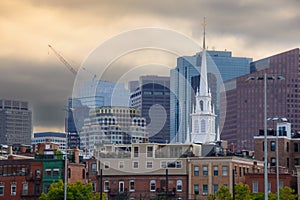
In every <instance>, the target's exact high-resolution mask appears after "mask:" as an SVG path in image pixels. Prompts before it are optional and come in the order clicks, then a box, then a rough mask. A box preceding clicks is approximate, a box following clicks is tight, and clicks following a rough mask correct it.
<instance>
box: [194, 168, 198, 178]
mask: <svg viewBox="0 0 300 200" xmlns="http://www.w3.org/2000/svg"><path fill="white" fill-rule="evenodd" d="M194 176H199V166H194Z"/></svg>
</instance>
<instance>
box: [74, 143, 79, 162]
mask: <svg viewBox="0 0 300 200" xmlns="http://www.w3.org/2000/svg"><path fill="white" fill-rule="evenodd" d="M74 160H75V163H76V164H79V149H78V148H77V147H76V148H75V149H74Z"/></svg>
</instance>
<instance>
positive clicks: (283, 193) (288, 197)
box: [279, 186, 298, 200]
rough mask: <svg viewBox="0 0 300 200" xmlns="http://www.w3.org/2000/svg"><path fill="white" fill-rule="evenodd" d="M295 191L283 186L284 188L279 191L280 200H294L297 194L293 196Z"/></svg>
mask: <svg viewBox="0 0 300 200" xmlns="http://www.w3.org/2000/svg"><path fill="white" fill-rule="evenodd" d="M294 193H295V190H293V189H292V188H290V187H288V186H285V187H284V188H280V189H279V196H280V199H284V200H295V199H296V198H297V196H298V195H297V194H294Z"/></svg>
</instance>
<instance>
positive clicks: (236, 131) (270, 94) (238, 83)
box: [220, 48, 300, 151]
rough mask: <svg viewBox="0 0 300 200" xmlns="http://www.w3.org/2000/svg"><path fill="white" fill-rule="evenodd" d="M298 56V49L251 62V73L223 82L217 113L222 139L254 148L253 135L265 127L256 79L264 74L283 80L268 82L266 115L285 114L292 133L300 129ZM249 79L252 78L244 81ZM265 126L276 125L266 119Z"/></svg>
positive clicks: (261, 92) (259, 83) (238, 147)
mask: <svg viewBox="0 0 300 200" xmlns="http://www.w3.org/2000/svg"><path fill="white" fill-rule="evenodd" d="M299 58H300V50H299V48H297V49H292V50H290V51H287V52H283V53H280V54H277V55H274V56H271V57H268V58H264V59H261V60H258V61H255V62H252V63H251V64H250V66H251V73H250V74H248V75H244V76H241V77H238V78H236V79H232V80H230V81H227V82H226V83H225V92H223V94H222V95H221V96H222V99H223V100H222V99H221V113H220V114H221V116H220V117H221V119H223V120H224V119H225V123H224V127H223V129H222V133H221V139H222V140H227V141H228V144H231V143H233V144H234V146H235V149H236V150H237V151H240V150H242V149H248V150H254V142H253V136H255V135H257V131H258V130H260V129H263V128H264V113H263V110H264V81H260V80H257V78H259V77H262V76H263V75H264V74H265V73H266V74H267V75H268V76H269V75H270V76H271V75H272V76H274V78H276V77H278V76H282V77H284V80H282V81H280V80H268V81H267V115H268V117H275V116H277V117H285V118H287V119H288V122H290V123H291V124H292V132H294V133H295V132H298V131H300V119H299V118H300V100H299V97H300V96H299V90H300V89H299V88H300V76H299V74H300V61H299ZM248 78H254V80H253V81H246V80H247V79H248ZM224 98H226V101H224ZM225 108H227V109H225ZM268 128H273V129H274V128H275V125H274V123H273V122H272V121H269V122H268Z"/></svg>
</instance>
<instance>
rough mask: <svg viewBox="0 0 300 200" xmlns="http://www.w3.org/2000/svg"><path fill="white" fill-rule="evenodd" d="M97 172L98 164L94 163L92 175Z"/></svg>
mask: <svg viewBox="0 0 300 200" xmlns="http://www.w3.org/2000/svg"><path fill="white" fill-rule="evenodd" d="M96 172H97V164H96V163H93V164H92V173H93V174H94V173H96Z"/></svg>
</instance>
